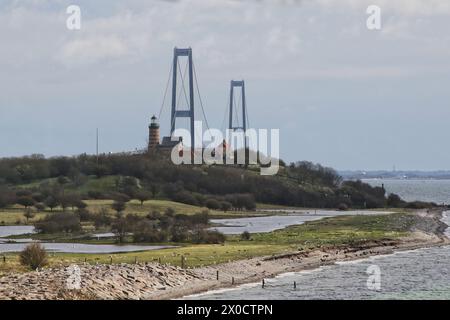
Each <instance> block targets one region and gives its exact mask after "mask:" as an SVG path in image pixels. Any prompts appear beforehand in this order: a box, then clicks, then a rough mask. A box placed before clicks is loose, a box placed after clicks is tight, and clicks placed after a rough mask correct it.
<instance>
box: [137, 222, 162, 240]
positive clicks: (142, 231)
mask: <svg viewBox="0 0 450 320" xmlns="http://www.w3.org/2000/svg"><path fill="white" fill-rule="evenodd" d="M165 240H166V239H165V234H164V233H162V232H160V231H158V230H157V229H156V228H155V223H154V222H152V221H148V220H147V221H140V222H138V223H137V225H136V226H135V228H134V230H133V241H134V242H163V241H165Z"/></svg>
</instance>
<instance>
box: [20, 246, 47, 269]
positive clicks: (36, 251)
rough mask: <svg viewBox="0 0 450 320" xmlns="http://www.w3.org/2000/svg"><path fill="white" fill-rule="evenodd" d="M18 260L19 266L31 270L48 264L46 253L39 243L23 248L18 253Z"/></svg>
mask: <svg viewBox="0 0 450 320" xmlns="http://www.w3.org/2000/svg"><path fill="white" fill-rule="evenodd" d="M19 260H20V264H22V265H23V266H28V267H31V269H33V270H35V269H37V268H42V267H44V266H45V265H47V263H48V260H47V252H46V251H45V249H44V247H43V246H42V245H40V244H39V243H32V244H29V245H28V246H27V247H25V249H23V251H22V252H21V253H20V256H19Z"/></svg>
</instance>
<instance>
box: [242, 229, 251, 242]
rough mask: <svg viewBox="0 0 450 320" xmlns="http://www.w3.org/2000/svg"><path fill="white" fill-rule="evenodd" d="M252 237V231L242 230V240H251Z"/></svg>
mask: <svg viewBox="0 0 450 320" xmlns="http://www.w3.org/2000/svg"><path fill="white" fill-rule="evenodd" d="M251 238H252V235H251V234H250V232H248V231H244V232H242V234H241V240H244V241H249V240H251Z"/></svg>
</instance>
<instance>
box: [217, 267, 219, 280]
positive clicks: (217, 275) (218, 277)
mask: <svg viewBox="0 0 450 320" xmlns="http://www.w3.org/2000/svg"><path fill="white" fill-rule="evenodd" d="M216 280H217V281H219V270H217V271H216Z"/></svg>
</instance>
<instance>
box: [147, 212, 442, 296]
mask: <svg viewBox="0 0 450 320" xmlns="http://www.w3.org/2000/svg"><path fill="white" fill-rule="evenodd" d="M444 212H445V210H439V211H432V212H431V213H430V212H427V213H425V212H421V211H417V212H416V213H417V214H418V215H422V216H424V217H425V216H431V217H432V219H434V220H438V221H439V223H440V224H441V227H440V228H438V229H436V230H433V232H430V233H426V232H423V231H416V232H412V234H411V235H410V236H409V237H406V238H400V239H398V240H386V241H376V242H373V243H370V242H368V243H366V244H365V247H364V246H360V247H351V246H347V247H345V248H334V250H333V249H328V250H322V249H315V250H312V251H310V252H308V253H305V252H293V253H286V254H281V255H277V256H273V257H258V258H252V259H248V260H239V261H233V262H228V263H224V264H221V265H217V266H208V267H204V268H196V269H193V272H194V273H195V274H197V275H199V276H202V277H207V278H208V279H211V277H215V275H216V272H217V271H219V276H220V275H221V274H223V275H224V276H223V275H222V276H220V278H221V277H223V279H220V278H219V281H217V280H209V281H208V283H205V284H203V285H202V284H191V285H188V286H186V288H184V289H178V290H176V289H175V288H174V289H170V290H168V291H166V292H165V293H164V294H161V293H160V294H159V295H150V296H149V297H148V298H150V299H155V300H166V299H183V298H188V297H192V296H195V295H202V294H207V293H208V292H211V291H216V290H224V289H235V288H238V287H240V286H242V285H246V284H254V285H257V284H258V283H261V282H262V281H263V280H264V279H272V278H274V277H277V276H280V275H283V274H287V273H297V272H301V271H308V270H315V269H318V268H320V267H322V266H328V265H333V264H335V263H337V262H348V261H357V260H360V259H368V258H370V257H376V256H382V255H391V254H394V253H396V252H402V251H411V250H418V249H426V248H432V247H442V246H447V245H450V239H449V238H448V237H447V236H446V235H445V234H444V232H445V229H446V228H444V227H443V226H442V225H446V224H445V223H444V222H443V221H442V218H443V214H444ZM447 227H448V226H447ZM268 270H270V271H268ZM236 274H238V275H240V276H236ZM233 278H234V279H233Z"/></svg>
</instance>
